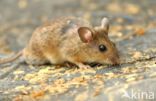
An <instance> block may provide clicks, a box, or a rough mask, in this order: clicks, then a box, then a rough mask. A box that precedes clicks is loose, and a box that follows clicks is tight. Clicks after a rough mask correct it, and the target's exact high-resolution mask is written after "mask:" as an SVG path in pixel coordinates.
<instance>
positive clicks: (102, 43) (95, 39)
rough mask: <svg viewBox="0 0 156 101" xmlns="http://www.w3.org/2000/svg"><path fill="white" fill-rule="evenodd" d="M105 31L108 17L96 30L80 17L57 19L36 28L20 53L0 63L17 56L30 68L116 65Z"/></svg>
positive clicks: (107, 25)
mask: <svg viewBox="0 0 156 101" xmlns="http://www.w3.org/2000/svg"><path fill="white" fill-rule="evenodd" d="M108 31H109V20H108V19H107V18H103V19H102V21H101V24H99V26H95V27H93V26H92V25H91V24H90V23H89V22H88V21H86V20H84V19H81V18H76V17H64V18H58V19H55V20H54V21H52V22H49V23H47V24H45V25H43V26H41V27H39V28H37V29H36V30H35V31H34V33H33V34H32V37H31V39H30V41H29V43H28V44H27V45H26V47H25V48H24V49H23V50H21V51H20V52H19V53H17V54H16V55H15V56H13V57H10V58H4V59H0V64H4V63H8V62H13V61H14V60H16V59H18V58H19V57H20V58H22V59H23V60H24V61H25V62H26V63H27V64H31V65H43V64H45V63H51V64H63V63H64V62H71V63H73V64H76V65H77V66H78V67H80V68H81V67H84V68H85V67H87V66H86V65H84V64H83V63H92V62H96V63H100V64H119V55H118V51H117V48H116V47H115V44H114V43H113V42H112V41H110V39H109V37H108Z"/></svg>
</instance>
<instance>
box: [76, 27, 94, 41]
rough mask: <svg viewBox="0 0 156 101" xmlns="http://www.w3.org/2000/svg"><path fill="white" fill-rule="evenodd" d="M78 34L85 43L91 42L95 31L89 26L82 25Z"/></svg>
mask: <svg viewBox="0 0 156 101" xmlns="http://www.w3.org/2000/svg"><path fill="white" fill-rule="evenodd" d="M78 34H79V37H80V39H81V41H83V42H85V43H89V42H91V41H92V40H93V33H92V31H91V29H90V28H88V27H80V28H79V29H78Z"/></svg>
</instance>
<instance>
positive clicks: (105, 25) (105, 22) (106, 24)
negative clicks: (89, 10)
mask: <svg viewBox="0 0 156 101" xmlns="http://www.w3.org/2000/svg"><path fill="white" fill-rule="evenodd" d="M101 27H102V29H103V30H104V31H106V32H107V33H108V30H109V20H108V18H106V17H104V18H103V19H102V21H101Z"/></svg>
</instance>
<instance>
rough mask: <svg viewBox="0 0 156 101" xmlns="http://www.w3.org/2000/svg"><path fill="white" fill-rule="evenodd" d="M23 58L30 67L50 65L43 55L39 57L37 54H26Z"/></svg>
mask: <svg viewBox="0 0 156 101" xmlns="http://www.w3.org/2000/svg"><path fill="white" fill-rule="evenodd" d="M23 58H24V60H25V62H26V63H27V64H30V65H43V64H46V63H48V61H47V60H46V59H45V58H44V57H43V56H42V55H38V54H37V53H30V52H29V53H24V54H23Z"/></svg>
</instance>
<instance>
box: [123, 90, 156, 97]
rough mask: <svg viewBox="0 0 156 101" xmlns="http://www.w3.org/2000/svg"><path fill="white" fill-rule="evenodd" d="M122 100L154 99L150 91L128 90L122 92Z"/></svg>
mask: <svg viewBox="0 0 156 101" xmlns="http://www.w3.org/2000/svg"><path fill="white" fill-rule="evenodd" d="M121 97H122V98H128V99H148V100H150V99H154V97H155V95H154V92H150V91H135V90H133V89H132V90H130V92H127V91H123V95H122V96H121Z"/></svg>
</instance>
